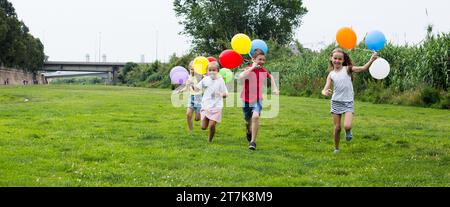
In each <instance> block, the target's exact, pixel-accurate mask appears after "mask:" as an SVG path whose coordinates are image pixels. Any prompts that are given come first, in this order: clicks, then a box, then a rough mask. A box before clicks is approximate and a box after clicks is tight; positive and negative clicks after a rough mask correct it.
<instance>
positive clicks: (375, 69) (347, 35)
mask: <svg viewBox="0 0 450 207" xmlns="http://www.w3.org/2000/svg"><path fill="white" fill-rule="evenodd" d="M336 41H337V42H338V44H339V45H340V46H341V47H342V48H344V49H348V50H351V49H353V48H355V47H356V42H357V36H356V33H355V32H354V31H353V29H352V28H349V27H343V28H341V29H339V31H338V32H337V34H336ZM365 43H366V46H367V48H368V49H369V50H372V51H376V52H378V51H380V50H382V49H383V48H384V46H385V45H386V37H385V36H384V34H383V33H382V32H380V31H376V30H375V31H371V32H369V33H367V35H366V38H365ZM390 69H391V67H390V65H389V62H388V61H386V60H385V59H383V58H378V59H377V60H375V61H374V62H373V63H372V65H371V66H370V68H369V72H370V75H372V77H373V78H375V79H380V80H381V79H384V78H386V77H387V76H388V75H389V72H390Z"/></svg>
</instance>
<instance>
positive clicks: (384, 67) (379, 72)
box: [369, 58, 391, 80]
mask: <svg viewBox="0 0 450 207" xmlns="http://www.w3.org/2000/svg"><path fill="white" fill-rule="evenodd" d="M390 70H391V66H390V65H389V63H388V61H386V60H385V59H383V58H378V59H376V60H375V61H374V62H373V63H372V65H371V66H370V68H369V72H370V75H372V77H374V78H375V79H378V80H381V79H384V78H386V77H387V76H388V75H389V71H390Z"/></svg>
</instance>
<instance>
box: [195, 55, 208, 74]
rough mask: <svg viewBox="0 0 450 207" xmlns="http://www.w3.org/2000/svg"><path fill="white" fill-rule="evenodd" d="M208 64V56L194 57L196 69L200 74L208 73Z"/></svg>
mask: <svg viewBox="0 0 450 207" xmlns="http://www.w3.org/2000/svg"><path fill="white" fill-rule="evenodd" d="M208 64H209V61H208V58H205V57H203V56H200V57H197V58H195V59H194V71H195V72H196V73H198V74H200V75H204V74H205V73H206V68H207V67H208Z"/></svg>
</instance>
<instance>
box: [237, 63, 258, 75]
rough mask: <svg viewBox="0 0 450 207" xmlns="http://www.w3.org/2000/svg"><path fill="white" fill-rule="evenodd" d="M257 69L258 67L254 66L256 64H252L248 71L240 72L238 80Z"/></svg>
mask: <svg viewBox="0 0 450 207" xmlns="http://www.w3.org/2000/svg"><path fill="white" fill-rule="evenodd" d="M257 67H258V65H256V63H253V65H252V66H251V67H250V68H249V69H247V70H244V71H242V73H241V74H239V76H238V78H239V79H243V78H246V77H247V76H248V75H249V74H250V73H251V72H252V71H253V70H254V69H256V68H257Z"/></svg>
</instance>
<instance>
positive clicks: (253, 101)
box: [239, 49, 279, 150]
mask: <svg viewBox="0 0 450 207" xmlns="http://www.w3.org/2000/svg"><path fill="white" fill-rule="evenodd" d="M265 63H266V56H265V54H264V52H263V51H262V50H260V49H255V50H254V52H253V55H252V65H251V66H249V67H247V68H245V69H244V71H243V72H242V73H241V74H239V79H243V81H244V87H243V90H242V93H241V99H242V101H243V108H242V110H243V113H244V119H245V123H246V124H245V126H246V132H247V141H248V142H249V146H248V148H249V149H250V150H256V135H257V134H258V129H259V117H260V115H261V111H262V99H263V94H262V93H263V87H264V82H265V80H266V79H267V78H270V80H271V86H272V92H273V94H275V95H278V94H279V91H278V87H277V85H276V84H275V80H274V79H273V78H272V76H271V75H270V74H269V73H268V72H267V70H266V69H264V68H263V66H264V64H265Z"/></svg>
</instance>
